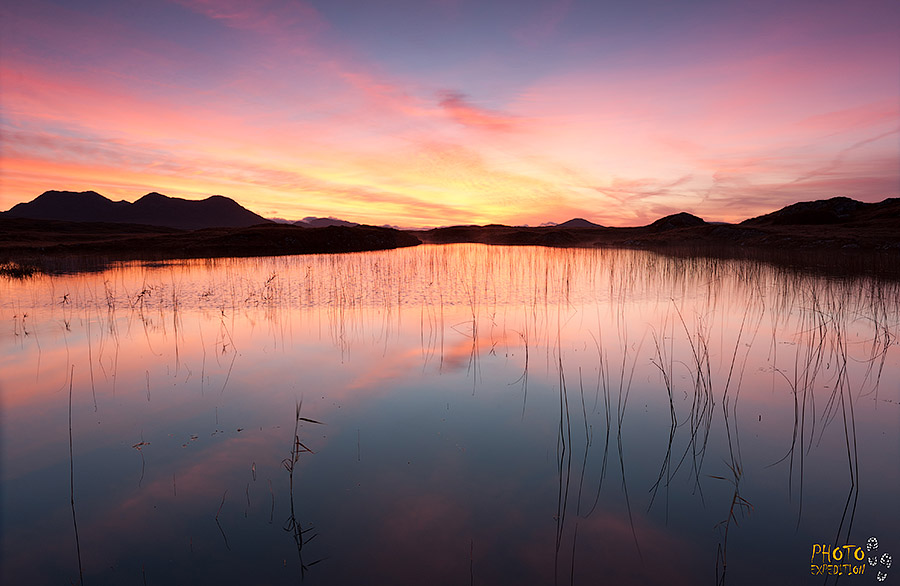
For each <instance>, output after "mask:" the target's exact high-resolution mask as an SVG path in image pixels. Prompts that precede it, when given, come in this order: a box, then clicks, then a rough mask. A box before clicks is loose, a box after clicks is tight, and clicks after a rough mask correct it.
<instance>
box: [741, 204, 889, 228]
mask: <svg viewBox="0 0 900 586" xmlns="http://www.w3.org/2000/svg"><path fill="white" fill-rule="evenodd" d="M887 219H900V198H896V197H895V198H889V199H886V200H884V201H881V202H878V203H864V202H861V201H856V200H855V199H850V198H849V197H832V198H831V199H820V200H816V201H802V202H799V203H795V204H791V205H789V206H786V207H783V208H781V209H780V210H778V211H775V212H772V213H770V214H765V215H763V216H758V217H756V218H750V219H748V220H744V221H743V222H741V224H744V225H748V226H789V225H806V226H809V225H815V226H821V225H828V224H845V223H849V222H860V221H869V220H887Z"/></svg>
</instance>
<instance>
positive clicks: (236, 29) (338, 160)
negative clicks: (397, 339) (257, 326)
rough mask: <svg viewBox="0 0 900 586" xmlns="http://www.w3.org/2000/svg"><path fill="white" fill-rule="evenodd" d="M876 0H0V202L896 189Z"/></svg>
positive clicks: (314, 207) (898, 51) (639, 199)
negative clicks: (52, 197) (90, 197)
mask: <svg viewBox="0 0 900 586" xmlns="http://www.w3.org/2000/svg"><path fill="white" fill-rule="evenodd" d="M898 30H900V2H897V1H896V0H872V1H869V0H854V1H853V2H847V1H846V0H841V1H831V0H815V1H808V2H807V1H792V2H785V1H783V0H777V1H771V0H756V1H752V2H733V1H728V0H715V1H684V2H671V1H668V0H632V1H627V2H625V1H622V2H606V1H598V0H501V1H491V0H377V1H376V0H373V1H369V2H358V1H351V0H324V1H320V0H306V1H300V0H170V1H166V0H157V1H153V2H150V1H146V0H78V1H77V2H75V1H61V0H60V1H53V0H29V1H28V2H21V1H19V0H0V210H6V209H9V208H10V207H12V206H13V205H15V204H16V203H19V202H22V201H29V200H31V199H33V198H35V197H37V196H38V195H39V194H40V193H42V192H44V191H46V190H49V189H61V190H74V191H84V190H94V191H97V192H99V193H101V194H103V195H105V196H107V197H109V198H111V199H115V200H120V199H124V200H127V201H134V200H136V199H138V198H139V197H141V196H142V195H144V194H146V193H148V192H151V191H158V192H160V193H164V194H166V195H170V196H174V197H183V198H187V199H202V198H205V197H207V196H209V195H213V194H221V195H225V196H228V197H231V198H233V199H235V200H237V201H238V202H239V203H241V204H242V205H244V206H245V207H247V208H249V209H250V210H252V211H254V212H256V213H258V214H260V215H263V216H266V217H281V218H288V219H300V218H303V217H306V216H333V217H339V218H342V219H345V220H351V221H356V222H362V223H369V224H377V225H381V224H389V225H395V226H402V227H427V226H441V225H450V224H487V223H504V224H530V225H537V224H540V223H543V222H563V221H565V220H568V219H570V218H574V217H582V218H586V219H588V220H591V221H594V222H597V223H600V224H604V225H617V226H630V225H642V224H646V223H648V222H650V221H653V220H655V219H657V218H659V217H661V216H664V215H667V214H670V213H675V212H679V211H688V212H691V213H694V214H696V215H698V216H701V217H703V218H705V219H706V220H708V221H739V220H742V219H745V218H748V217H752V216H755V215H760V214H763V213H767V212H770V211H773V210H775V209H778V208H780V207H783V206H784V205H787V204H790V203H794V202H796V201H807V200H815V199H825V198H830V197H834V196H839V195H843V196H848V197H852V198H855V199H858V200H862V201H867V202H875V201H881V200H882V199H884V198H886V197H898V196H900V33H898Z"/></svg>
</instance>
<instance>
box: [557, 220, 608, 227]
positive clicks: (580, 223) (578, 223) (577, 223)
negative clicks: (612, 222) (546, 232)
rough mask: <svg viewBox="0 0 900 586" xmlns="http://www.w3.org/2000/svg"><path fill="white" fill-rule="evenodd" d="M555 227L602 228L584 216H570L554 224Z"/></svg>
mask: <svg viewBox="0 0 900 586" xmlns="http://www.w3.org/2000/svg"><path fill="white" fill-rule="evenodd" d="M556 227H557V228H602V227H603V226H601V225H600V224H595V223H593V222H591V221H590V220H585V219H584V218H572V219H571V220H568V221H566V222H563V223H562V224H556Z"/></svg>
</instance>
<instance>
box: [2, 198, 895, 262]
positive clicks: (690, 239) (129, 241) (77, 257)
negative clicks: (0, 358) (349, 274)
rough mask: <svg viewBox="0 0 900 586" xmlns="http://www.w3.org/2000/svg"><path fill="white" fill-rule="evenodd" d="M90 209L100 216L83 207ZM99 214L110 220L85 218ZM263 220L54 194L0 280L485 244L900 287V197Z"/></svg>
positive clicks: (5, 227) (210, 209)
mask: <svg viewBox="0 0 900 586" xmlns="http://www.w3.org/2000/svg"><path fill="white" fill-rule="evenodd" d="M79 203H80V204H84V205H83V206H82V209H79V206H78V205H76V204H79ZM92 206H93V210H86V209H84V208H91V207H92ZM135 208H138V210H137V211H140V210H144V211H146V212H147V215H146V219H145V220H143V221H142V222H144V223H124V222H121V218H122V217H128V218H131V219H133V218H134V217H141V216H135V215H134V214H135V213H136V210H135ZM76 210H77V211H76ZM98 210H99V211H98ZM223 210H224V211H223ZM151 212H152V213H151ZM125 213H128V214H130V215H127V216H125V215H123V214H125ZM72 214H75V215H74V216H73V215H72ZM185 214H187V215H185ZM23 215H31V216H32V217H22V216H23ZM89 217H91V218H93V217H97V218H102V219H104V220H105V221H84V218H89ZM63 218H70V219H75V218H78V220H79V221H69V220H67V219H63ZM116 218H120V219H116ZM165 218H168V223H169V225H168V226H163V225H150V224H149V223H150V222H153V221H155V222H158V223H162V222H164V221H165ZM188 219H189V220H190V222H188ZM259 220H263V221H264V222H266V220H265V219H264V218H261V217H260V216H257V215H256V214H252V212H249V210H246V209H244V208H242V207H241V206H240V205H239V204H237V202H234V201H233V200H230V199H228V198H224V197H221V196H215V197H212V198H208V199H207V200H203V201H188V200H181V199H178V198H170V197H168V196H164V195H160V194H156V193H153V194H148V195H147V196H144V197H143V198H141V199H140V200H139V201H138V202H136V203H135V204H128V203H127V202H112V201H111V200H108V199H106V198H105V197H103V196H101V195H100V194H97V193H95V192H83V193H72V192H56V191H49V192H46V193H45V194H43V195H41V196H39V197H38V198H36V199H35V200H33V201H32V202H29V203H27V204H19V205H17V206H15V207H14V208H13V209H12V210H10V211H9V212H4V213H0V275H2V276H7V277H13V278H27V277H29V276H32V275H34V274H36V273H39V272H45V273H58V272H78V271H86V270H87V271H90V270H98V269H102V268H104V267H106V266H107V265H108V264H109V263H111V262H116V261H131V260H143V261H161V260H175V259H196V258H225V257H253V256H281V255H297V254H321V253H346V252H363V251H372V250H388V249H393V248H401V247H406V246H417V245H419V244H422V243H426V244H454V243H481V244H488V245H507V246H547V247H561V248H567V247H572V248H597V247H611V248H637V249H648V250H653V251H656V252H659V253H662V254H666V255H671V256H677V257H684V258H689V257H711V258H721V259H738V260H749V261H755V262H765V263H768V264H771V265H774V266H780V267H785V268H791V269H800V270H806V271H810V272H812V273H817V274H824V275H828V276H834V277H841V276H865V275H871V276H878V277H880V278H889V279H900V198H891V199H886V200H884V201H882V202H879V203H871V204H870V203H863V202H859V201H856V200H853V199H849V198H846V197H835V198H831V199H828V200H819V201H813V202H800V203H796V204H792V205H789V206H787V207H785V208H782V209H780V210H778V211H775V212H772V213H770V214H766V215H763V216H759V217H756V218H750V219H748V220H745V221H743V222H741V223H738V224H725V223H709V222H706V221H704V220H703V219H701V218H699V217H697V216H694V215H691V214H688V213H685V212H682V213H679V214H673V215H670V216H666V217H664V218H660V219H659V220H657V221H655V222H653V223H651V224H649V225H647V226H641V227H628V228H617V227H606V226H599V225H596V224H593V223H591V222H588V221H586V220H581V219H573V220H570V221H568V222H565V223H563V224H559V225H555V226H540V227H527V226H505V225H499V224H492V225H487V226H476V225H471V226H450V227H442V228H434V229H431V230H421V231H419V230H399V229H394V228H387V227H375V226H366V225H354V226H346V225H332V226H326V227H319V228H310V227H304V226H302V225H291V224H280V223H274V222H267V223H256V222H258V221H259ZM204 222H205V224H206V225H209V224H210V223H215V222H218V223H219V224H221V225H222V226H224V227H205V228H199V229H196V228H195V229H190V228H185V227H183V225H188V224H190V225H204ZM186 223H187V224H186Z"/></svg>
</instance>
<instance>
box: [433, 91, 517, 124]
mask: <svg viewBox="0 0 900 586" xmlns="http://www.w3.org/2000/svg"><path fill="white" fill-rule="evenodd" d="M440 97H441V99H440V101H439V102H438V103H439V105H440V106H441V108H443V109H444V111H445V112H446V113H447V114H448V115H449V116H450V118H452V119H453V120H455V121H456V122H458V123H460V124H462V125H463V126H469V127H473V128H482V129H485V130H493V131H507V130H512V129H513V128H514V126H515V124H516V119H515V117H513V116H510V115H508V114H503V113H500V112H495V111H492V110H488V109H486V108H479V107H477V106H475V105H474V104H472V103H471V102H470V101H469V100H468V98H467V97H466V96H465V95H464V94H461V93H459V92H453V91H444V92H441V95H440Z"/></svg>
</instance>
